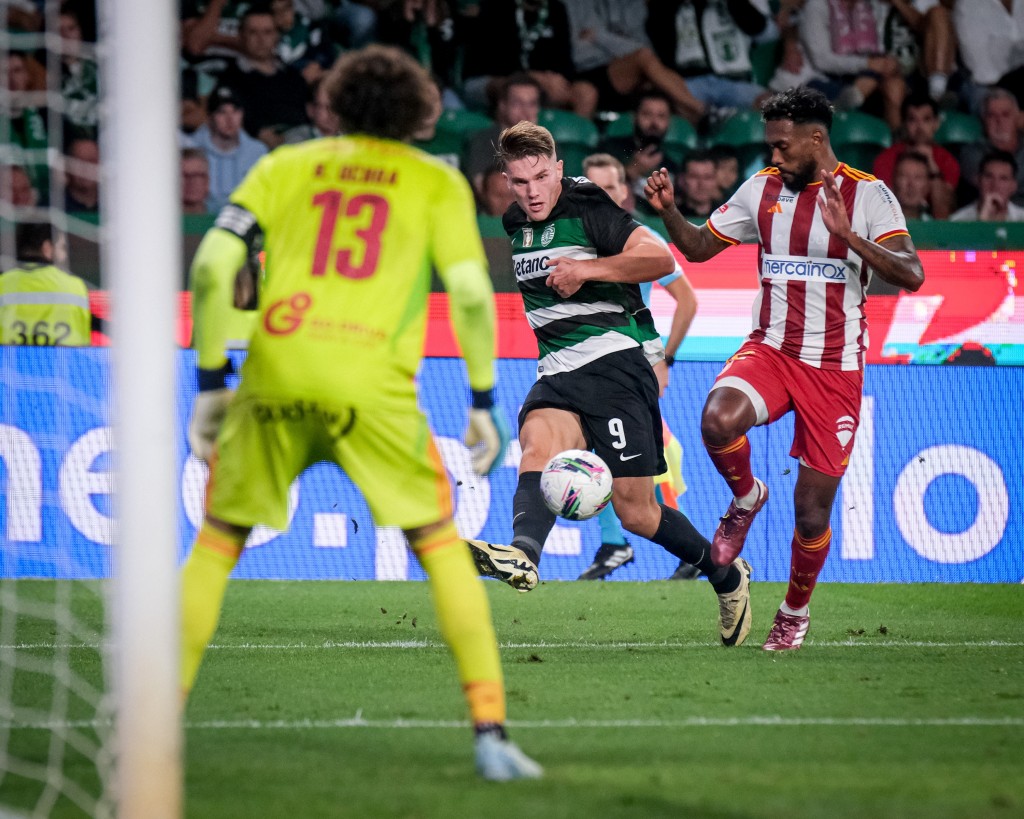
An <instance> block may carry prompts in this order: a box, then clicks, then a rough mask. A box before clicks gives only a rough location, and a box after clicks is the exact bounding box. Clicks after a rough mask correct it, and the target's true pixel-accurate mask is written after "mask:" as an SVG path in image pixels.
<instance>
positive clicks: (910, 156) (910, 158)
mask: <svg viewBox="0 0 1024 819" xmlns="http://www.w3.org/2000/svg"><path fill="white" fill-rule="evenodd" d="M904 162H919V163H920V164H922V165H924V167H925V170H931V166H930V165H929V164H928V160H927V159H926V158H925V157H923V156H921V154H919V153H918V152H917V151H904V152H903V153H901V154H900V155H899V156H898V157H896V162H894V163H893V166H892V169H893V172H894V173H895V171H896V169H897V168H898V167H899V166H900V165H901V164H903V163H904Z"/></svg>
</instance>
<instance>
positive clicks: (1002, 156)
mask: <svg viewBox="0 0 1024 819" xmlns="http://www.w3.org/2000/svg"><path fill="white" fill-rule="evenodd" d="M993 162H1005V163H1006V164H1007V165H1009V166H1010V167H1011V168H1013V175H1014V176H1015V177H1016V176H1017V172H1018V171H1019V170H1020V166H1019V165H1018V164H1017V158H1016V157H1015V156H1014V155H1013V154H1011V153H1010V152H1009V151H1000V150H998V149H993V150H991V151H989V152H988V153H987V154H985V156H983V157H982V158H981V162H980V163H979V165H978V175H979V176H980V175H981V174H983V173H984V172H985V166H987V165H991V164H992V163H993Z"/></svg>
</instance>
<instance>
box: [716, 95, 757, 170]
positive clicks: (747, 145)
mask: <svg viewBox="0 0 1024 819" xmlns="http://www.w3.org/2000/svg"><path fill="white" fill-rule="evenodd" d="M708 145H709V146H710V145H729V146H730V147H732V148H733V149H735V151H736V153H737V154H738V156H739V160H740V176H743V175H744V174H745V173H746V172H747V171H749V169H750V166H751V165H752V164H763V162H762V157H763V156H764V154H765V151H766V148H765V144H764V122H763V121H762V120H761V114H760V112H758V111H754V110H752V109H744V110H740V111H737V112H736V113H735V114H733V115H732V116H730V117H729V118H728V119H726V120H723V121H722V123H721V124H720V125H719V126H718V128H716V129H715V131H714V132H713V133H712V134H711V136H710V137H709V138H708Z"/></svg>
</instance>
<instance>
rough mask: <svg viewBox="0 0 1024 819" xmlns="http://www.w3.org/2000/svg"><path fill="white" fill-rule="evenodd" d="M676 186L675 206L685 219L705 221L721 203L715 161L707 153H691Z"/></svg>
mask: <svg viewBox="0 0 1024 819" xmlns="http://www.w3.org/2000/svg"><path fill="white" fill-rule="evenodd" d="M676 184H677V185H678V187H679V194H678V197H677V201H676V206H677V207H678V208H679V212H680V213H681V214H683V216H685V217H686V218H687V219H707V218H708V217H709V216H710V215H711V211H713V210H714V209H715V207H716V206H717V205H718V203H719V202H720V201H721V198H720V197H721V191H720V190H719V187H718V173H717V170H716V168H715V159H714V157H713V156H712V155H711V153H710V152H709V151H703V150H700V151H691V152H690V153H689V154H687V156H686V158H685V159H684V160H683V169H682V171H681V172H680V174H679V176H678V178H677V180H676Z"/></svg>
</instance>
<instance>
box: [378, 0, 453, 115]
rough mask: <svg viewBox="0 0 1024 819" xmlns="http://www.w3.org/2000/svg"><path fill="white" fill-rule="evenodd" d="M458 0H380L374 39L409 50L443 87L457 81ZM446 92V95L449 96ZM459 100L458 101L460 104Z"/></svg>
mask: <svg viewBox="0 0 1024 819" xmlns="http://www.w3.org/2000/svg"><path fill="white" fill-rule="evenodd" d="M458 2H459V0H452V1H451V2H449V0H383V2H381V4H380V6H379V8H380V14H379V15H378V17H377V39H378V40H380V41H381V42H383V43H390V44H392V45H395V46H398V47H399V48H403V49H405V50H406V51H408V52H409V53H411V54H412V55H413V56H414V57H415V58H416V59H417V60H418V61H419V63H420V65H422V66H424V67H425V68H426V69H427V70H428V72H430V73H431V74H432V75H433V76H435V77H439V78H440V79H441V81H442V83H443V84H444V85H446V86H449V87H450V86H453V85H456V84H458V82H459V81H460V79H461V77H460V76H459V61H460V59H461V57H460V55H461V52H462V43H461V42H460V40H459V39H457V38H456V31H457V15H456V14H454V13H453V7H454V6H456V5H457V4H458ZM449 93H450V92H448V91H446V92H445V96H449ZM461 105H462V103H461V101H460V102H459V107H461Z"/></svg>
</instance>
